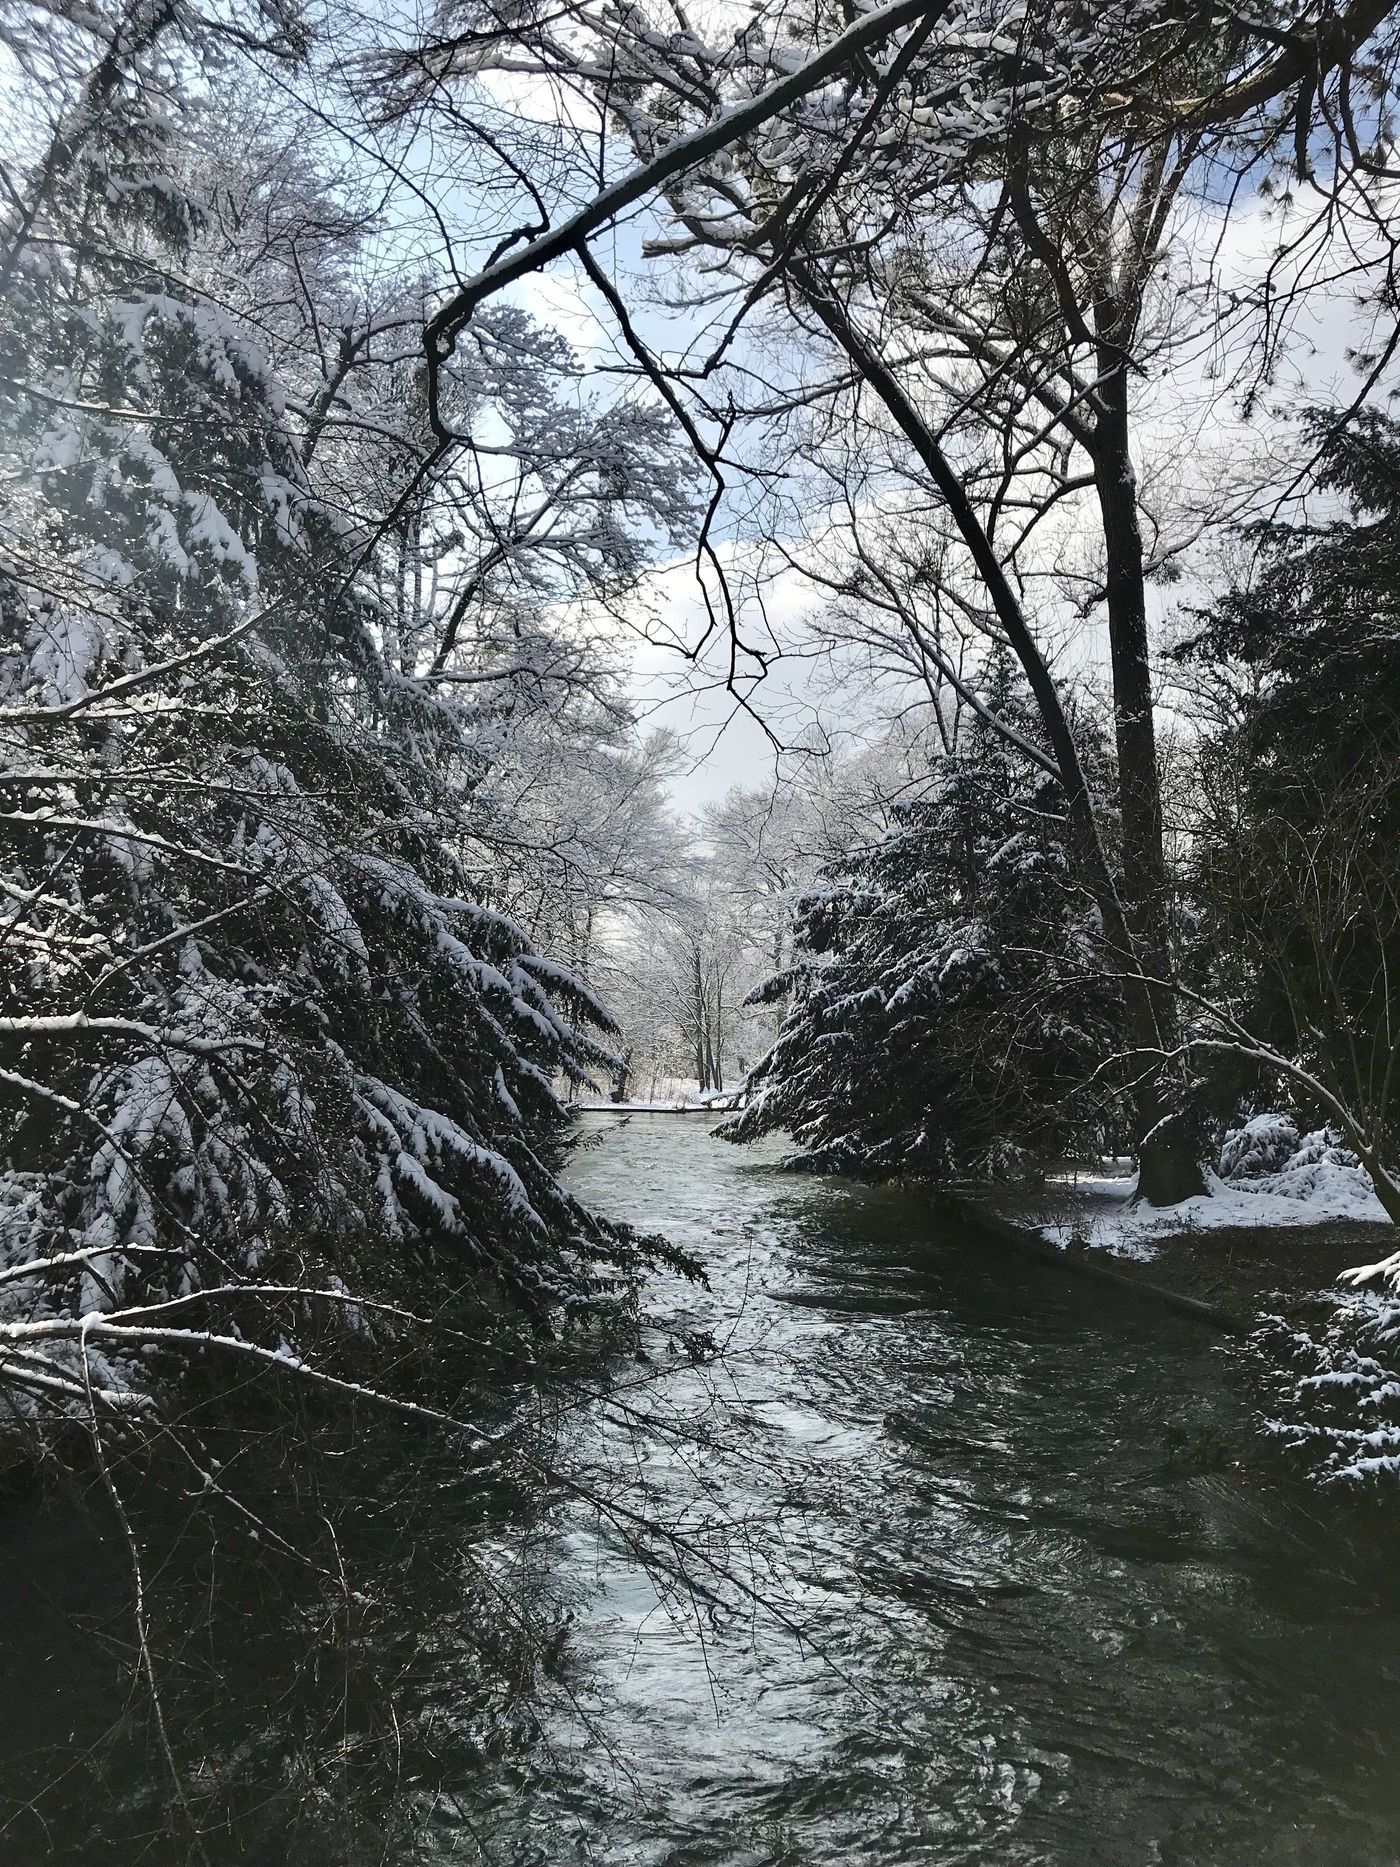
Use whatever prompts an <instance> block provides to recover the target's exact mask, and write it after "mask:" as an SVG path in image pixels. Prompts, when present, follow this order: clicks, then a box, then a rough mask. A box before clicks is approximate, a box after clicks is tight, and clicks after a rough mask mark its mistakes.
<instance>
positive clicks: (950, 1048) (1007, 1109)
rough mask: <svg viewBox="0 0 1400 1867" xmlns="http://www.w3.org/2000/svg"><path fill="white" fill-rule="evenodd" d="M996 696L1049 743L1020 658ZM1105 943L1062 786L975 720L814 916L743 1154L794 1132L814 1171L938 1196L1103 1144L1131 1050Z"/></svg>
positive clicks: (767, 990) (1004, 671)
mask: <svg viewBox="0 0 1400 1867" xmlns="http://www.w3.org/2000/svg"><path fill="white" fill-rule="evenodd" d="M984 685H985V698H986V703H987V706H988V710H989V711H990V712H992V713H994V714H995V715H996V716H997V717H998V718H1000V719H1002V720H1005V721H1006V722H1007V723H1009V724H1010V725H1012V726H1013V727H1014V728H1015V729H1016V730H1017V731H1018V732H1019V733H1021V734H1022V735H1024V736H1025V737H1026V738H1028V739H1031V740H1033V738H1034V734H1035V724H1034V715H1033V711H1032V708H1031V706H1030V704H1029V700H1028V696H1027V695H1026V693H1025V692H1024V690H1023V687H1022V685H1021V683H1020V681H1019V679H1018V678H1017V677H1016V676H1015V675H1014V674H1013V672H1012V670H1011V667H1010V664H1009V661H1008V659H1007V658H1006V657H1005V656H1004V655H997V656H995V657H994V658H993V659H992V661H991V663H990V665H989V667H988V669H987V671H986V678H985V683H984ZM1093 935H1094V929H1093V924H1092V918H1091V915H1090V913H1089V910H1088V909H1087V907H1086V904H1085V900H1084V897H1083V895H1082V893H1081V891H1080V890H1079V889H1078V888H1077V887H1076V885H1075V881H1074V874H1073V864H1072V861H1071V858H1070V854H1069V849H1068V844H1067V826H1066V824H1065V820H1064V815H1063V810H1062V804H1061V800H1060V797H1059V793H1058V787H1057V785H1056V783H1055V781H1054V779H1053V778H1051V777H1049V776H1048V775H1047V774H1046V773H1045V772H1044V771H1043V770H1041V769H1040V768H1039V767H1037V766H1036V765H1034V764H1033V763H1032V762H1031V761H1030V760H1029V759H1028V758H1027V757H1026V756H1025V755H1024V754H1023V753H1021V752H1020V751H1019V750H1017V749H1016V748H1015V747H1014V746H1012V745H1011V744H1009V743H1008V741H1007V740H1006V738H1005V737H1004V736H1003V735H1002V734H1000V733H999V732H997V730H996V729H995V727H993V726H992V725H990V724H989V723H988V722H987V721H986V720H985V719H983V718H981V717H980V716H978V715H975V714H974V715H970V716H967V717H965V718H964V720H963V722H962V729H961V732H960V735H959V739H958V743H957V745H956V748H955V750H954V751H953V752H952V753H951V754H948V755H946V756H940V757H939V758H938V759H936V760H935V762H934V766H933V770H932V772H931V774H930V781H929V784H928V787H927V789H926V790H925V791H924V793H923V794H922V795H921V796H920V797H919V798H918V799H917V800H916V801H914V802H911V803H907V804H903V805H900V806H898V807H896V809H895V811H894V812H893V822H892V824H891V827H890V829H889V831H888V832H887V834H886V835H885V836H884V837H883V838H881V839H880V840H879V841H878V842H876V843H874V844H873V845H871V846H869V847H866V848H863V849H860V850H858V851H856V852H855V854H854V855H852V856H851V857H850V858H848V859H847V860H846V861H845V862H844V863H842V864H841V865H839V866H838V867H837V868H836V869H834V870H832V871H830V872H829V876H828V880H827V884H826V885H825V886H824V887H821V888H819V889H816V890H813V891H811V892H809V893H808V894H806V895H805V896H804V897H803V898H802V899H801V900H800V901H799V903H798V906H797V913H796V941H795V949H796V960H795V963H794V965H793V966H792V967H790V968H789V969H788V970H787V971H786V972H785V973H783V974H780V975H778V976H777V977H776V978H775V979H773V980H771V981H770V982H769V983H768V985H767V986H766V987H764V988H762V991H763V993H764V994H765V995H766V996H768V997H769V998H772V997H776V996H780V995H782V994H784V993H790V994H791V998H792V1003H791V1007H790V1009H789V1012H788V1015H787V1017H786V1019H785V1021H784V1023H783V1026H782V1028H781V1030H780V1032H779V1034H778V1037H777V1040H776V1042H775V1044H774V1046H773V1049H772V1050H771V1052H770V1053H769V1055H768V1056H767V1057H766V1058H765V1059H764V1061H763V1062H762V1063H761V1064H760V1066H759V1068H758V1069H757V1070H756V1071H755V1073H754V1076H753V1078H752V1079H751V1086H752V1089H753V1095H752V1099H751V1101H750V1103H749V1105H748V1107H747V1108H746V1109H745V1110H744V1111H743V1113H742V1114H741V1115H740V1116H739V1117H737V1118H736V1120H735V1121H734V1122H733V1123H732V1124H731V1125H730V1129H729V1132H730V1134H731V1136H732V1137H733V1138H735V1139H738V1140H746V1139H749V1138H750V1137H752V1136H755V1135H758V1134H762V1133H766V1132H768V1131H770V1130H772V1129H777V1128H785V1129H787V1130H789V1131H790V1132H791V1133H792V1134H793V1135H794V1137H795V1138H796V1140H797V1141H798V1143H799V1146H800V1155H799V1159H800V1160H801V1161H802V1163H803V1164H806V1165H810V1166H814V1167H819V1168H827V1169H831V1170H835V1171H842V1172H858V1173H873V1174H894V1173H913V1174H921V1175H929V1176H933V1177H945V1176H948V1175H951V1174H972V1175H989V1174H1003V1173H1006V1172H1008V1171H1018V1170H1025V1169H1028V1168H1032V1167H1034V1166H1035V1165H1036V1164H1038V1163H1042V1162H1044V1161H1047V1160H1049V1159H1053V1158H1056V1157H1059V1156H1062V1155H1064V1154H1065V1153H1067V1152H1069V1151H1071V1150H1072V1149H1074V1148H1075V1147H1081V1148H1084V1147H1089V1146H1092V1145H1102V1144H1103V1143H1104V1142H1105V1140H1107V1139H1108V1138H1109V1136H1110V1134H1111V1133H1112V1132H1113V1130H1114V1127H1115V1124H1116V1123H1121V1122H1122V1120H1123V1114H1122V1109H1121V1105H1120V1104H1119V1102H1118V1101H1117V1100H1116V1099H1115V1097H1114V1095H1113V1094H1112V1093H1111V1091H1110V1090H1109V1089H1108V1088H1107V1087H1105V1085H1104V1084H1103V1083H1101V1082H1100V1083H1098V1084H1097V1086H1095V1087H1092V1088H1091V1087H1089V1084H1090V1079H1091V1078H1092V1077H1093V1075H1094V1072H1095V1069H1096V1067H1097V1066H1098V1065H1100V1064H1101V1063H1103V1062H1104V1061H1105V1059H1106V1058H1107V1057H1109V1056H1110V1055H1111V1054H1112V1053H1113V1051H1114V1050H1115V1049H1117V1048H1118V1047H1119V1045H1120V1043H1121V1037H1120V1030H1119V1007H1118V1005H1117V1003H1116V1001H1115V1000H1114V998H1113V995H1112V993H1111V991H1108V990H1106V989H1105V987H1104V986H1103V984H1102V982H1101V980H1100V977H1099V970H1100V969H1099V967H1098V965H1097V964H1096V961H1095V953H1094V937H1093ZM1118 1132H1121V1128H1120V1129H1119V1130H1118Z"/></svg>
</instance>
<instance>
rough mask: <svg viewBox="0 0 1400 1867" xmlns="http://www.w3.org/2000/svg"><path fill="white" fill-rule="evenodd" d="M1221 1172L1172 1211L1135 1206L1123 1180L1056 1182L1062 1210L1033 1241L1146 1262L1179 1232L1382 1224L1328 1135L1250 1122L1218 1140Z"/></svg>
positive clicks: (1364, 1184) (1283, 1122)
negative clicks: (1063, 1200)
mask: <svg viewBox="0 0 1400 1867" xmlns="http://www.w3.org/2000/svg"><path fill="white" fill-rule="evenodd" d="M1221 1167H1222V1170H1223V1171H1222V1173H1221V1174H1215V1173H1209V1172H1208V1173H1207V1175H1206V1185H1207V1191H1206V1192H1205V1193H1204V1194H1201V1195H1199V1196H1198V1197H1196V1198H1195V1199H1187V1200H1183V1201H1182V1203H1181V1204H1180V1205H1177V1206H1146V1205H1136V1204H1134V1203H1133V1194H1134V1192H1135V1191H1136V1188H1137V1182H1136V1180H1135V1179H1133V1178H1131V1177H1125V1178H1116V1179H1106V1178H1096V1177H1078V1178H1074V1179H1069V1178H1065V1179H1061V1180H1060V1181H1059V1182H1058V1183H1057V1184H1058V1186H1059V1187H1061V1188H1063V1189H1064V1192H1065V1195H1066V1199H1067V1205H1066V1209H1065V1211H1064V1213H1063V1214H1062V1215H1060V1216H1058V1217H1056V1218H1055V1219H1054V1220H1052V1221H1051V1222H1050V1223H1049V1224H1043V1225H1042V1226H1041V1227H1040V1232H1041V1236H1042V1237H1044V1238H1047V1239H1049V1240H1050V1242H1051V1243H1052V1244H1057V1245H1060V1246H1062V1247H1063V1246H1067V1245H1069V1244H1071V1243H1078V1244H1081V1245H1088V1246H1090V1247H1092V1248H1093V1249H1095V1250H1099V1251H1109V1252H1112V1253H1113V1254H1114V1255H1115V1256H1117V1257H1126V1258H1139V1259H1143V1260H1146V1259H1150V1258H1154V1257H1156V1255H1157V1252H1158V1249H1159V1246H1158V1244H1157V1242H1156V1241H1157V1240H1159V1239H1161V1238H1165V1237H1169V1236H1175V1235H1176V1234H1178V1233H1181V1232H1205V1231H1221V1230H1224V1229H1226V1228H1228V1227H1247V1228H1249V1229H1251V1230H1255V1229H1259V1228H1261V1227H1267V1228H1269V1229H1272V1228H1274V1227H1276V1226H1294V1225H1323V1224H1328V1223H1334V1222H1336V1221H1339V1220H1341V1221H1345V1222H1347V1223H1349V1224H1356V1223H1358V1222H1361V1223H1368V1224H1369V1223H1374V1224H1379V1225H1388V1224H1389V1223H1390V1220H1389V1217H1388V1215H1387V1213H1386V1211H1385V1208H1384V1207H1383V1206H1382V1205H1381V1202H1380V1201H1379V1200H1378V1199H1377V1198H1376V1195H1375V1192H1374V1190H1373V1188H1372V1186H1371V1181H1370V1178H1369V1176H1368V1175H1367V1174H1366V1172H1365V1170H1364V1169H1363V1168H1361V1167H1360V1166H1358V1165H1357V1162H1356V1157H1355V1155H1353V1154H1351V1153H1350V1152H1349V1151H1348V1150H1347V1149H1346V1148H1345V1147H1343V1146H1342V1145H1341V1142H1340V1141H1339V1139H1338V1137H1337V1136H1336V1135H1335V1134H1334V1133H1333V1132H1332V1131H1331V1130H1330V1129H1326V1128H1322V1129H1319V1130H1317V1131H1316V1132H1315V1133H1313V1134H1307V1135H1299V1133H1298V1131H1297V1129H1296V1128H1295V1127H1294V1125H1293V1123H1292V1122H1291V1121H1290V1120H1289V1119H1288V1117H1287V1116H1284V1115H1275V1114H1269V1115H1256V1116H1254V1117H1253V1118H1252V1119H1251V1120H1250V1121H1248V1122H1246V1123H1245V1124H1244V1125H1243V1127H1241V1128H1237V1129H1234V1130H1232V1132H1231V1133H1230V1134H1228V1135H1227V1136H1226V1138H1225V1145H1224V1147H1223V1148H1222V1150H1221Z"/></svg>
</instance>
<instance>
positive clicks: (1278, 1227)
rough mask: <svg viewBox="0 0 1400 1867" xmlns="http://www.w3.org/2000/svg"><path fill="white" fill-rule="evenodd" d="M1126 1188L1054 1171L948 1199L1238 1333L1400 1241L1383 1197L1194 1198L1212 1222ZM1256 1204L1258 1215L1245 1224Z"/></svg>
mask: <svg viewBox="0 0 1400 1867" xmlns="http://www.w3.org/2000/svg"><path fill="white" fill-rule="evenodd" d="M1128 1191H1129V1183H1128V1182H1126V1181H1125V1182H1121V1183H1119V1184H1118V1185H1117V1186H1113V1185H1112V1183H1109V1182H1105V1181H1102V1180H1088V1181H1083V1182H1080V1183H1078V1184H1075V1183H1072V1182H1068V1181H1059V1182H1051V1183H1049V1184H1048V1185H1047V1186H1046V1187H1044V1188H1042V1189H1038V1190H1036V1191H1033V1192H1030V1191H1024V1190H1020V1189H1003V1190H979V1191H977V1192H976V1193H971V1194H959V1195H957V1196H953V1197H951V1198H948V1199H947V1203H948V1204H949V1205H950V1208H955V1209H956V1211H957V1214H958V1216H959V1218H960V1219H961V1220H962V1222H964V1223H966V1224H970V1225H972V1226H974V1227H977V1228H979V1229H981V1230H983V1231H985V1232H987V1233H988V1234H989V1235H990V1236H993V1237H995V1238H997V1239H998V1240H999V1242H1001V1243H1002V1244H1005V1245H1011V1246H1015V1247H1018V1248H1020V1249H1022V1250H1025V1251H1029V1252H1031V1253H1033V1254H1034V1255H1035V1256H1037V1257H1041V1258H1046V1259H1049V1260H1051V1261H1058V1262H1060V1263H1061V1264H1063V1265H1065V1266H1067V1267H1073V1268H1075V1269H1078V1270H1082V1271H1084V1272H1086V1273H1087V1274H1089V1275H1091V1276H1094V1277H1097V1278H1098V1279H1100V1280H1101V1281H1105V1282H1109V1283H1113V1284H1116V1285H1118V1286H1119V1287H1120V1288H1128V1289H1136V1290H1139V1291H1141V1292H1142V1294H1143V1295H1144V1296H1148V1297H1156V1298H1158V1299H1161V1300H1165V1301H1166V1302H1167V1303H1169V1304H1170V1305H1171V1306H1172V1307H1173V1308H1176V1309H1180V1310H1185V1311H1187V1312H1189V1313H1193V1314H1197V1315H1199V1316H1200V1317H1201V1319H1202V1320H1203V1321H1209V1322H1212V1323H1214V1324H1215V1325H1216V1326H1217V1327H1219V1328H1222V1329H1228V1330H1231V1331H1233V1332H1237V1333H1246V1332H1247V1331H1248V1330H1249V1329H1250V1328H1252V1327H1253V1326H1254V1323H1255V1320H1256V1318H1257V1317H1258V1316H1259V1315H1261V1314H1264V1313H1276V1312H1279V1311H1286V1310H1287V1309H1288V1308H1289V1307H1290V1306H1291V1305H1293V1304H1295V1303H1297V1302H1300V1301H1304V1300H1307V1299H1309V1298H1313V1297H1316V1296H1318V1295H1320V1294H1322V1293H1324V1292H1326V1291H1329V1290H1334V1289H1336V1288H1337V1286H1338V1283H1339V1280H1340V1278H1341V1276H1342V1273H1343V1272H1344V1271H1346V1270H1348V1269H1350V1268H1351V1267H1352V1266H1353V1265H1358V1264H1369V1263H1373V1262H1374V1261H1375V1260H1376V1259H1377V1258H1379V1257H1382V1256H1384V1255H1386V1253H1387V1252H1389V1251H1390V1250H1391V1249H1393V1248H1394V1244H1395V1242H1396V1241H1395V1237H1394V1228H1393V1227H1391V1226H1390V1224H1389V1221H1388V1220H1387V1219H1386V1217H1385V1214H1384V1213H1383V1212H1382V1211H1381V1210H1380V1207H1379V1205H1378V1204H1377V1206H1376V1208H1375V1211H1374V1212H1372V1211H1370V1210H1369V1209H1368V1208H1365V1207H1358V1208H1357V1213H1358V1215H1359V1216H1345V1217H1344V1216H1341V1215H1340V1214H1339V1213H1338V1212H1336V1211H1331V1212H1328V1213H1326V1215H1325V1216H1321V1217H1316V1218H1315V1217H1312V1216H1311V1215H1310V1213H1309V1211H1308V1208H1307V1206H1306V1205H1300V1204H1295V1205H1294V1206H1293V1208H1292V1210H1284V1211H1283V1212H1282V1213H1280V1208H1281V1206H1282V1204H1283V1202H1281V1201H1280V1200H1278V1199H1276V1198H1271V1197H1269V1196H1268V1195H1261V1194H1253V1193H1247V1192H1246V1193H1243V1194H1240V1195H1238V1196H1237V1197H1236V1198H1235V1199H1234V1200H1233V1201H1232V1202H1230V1203H1228V1204H1227V1203H1226V1202H1224V1201H1220V1202H1192V1204H1193V1205H1196V1204H1199V1205H1201V1206H1203V1207H1204V1206H1206V1205H1207V1204H1212V1205H1213V1207H1214V1209H1213V1210H1211V1211H1210V1212H1209V1214H1208V1222H1207V1223H1194V1224H1193V1223H1190V1222H1188V1223H1186V1224H1181V1223H1180V1222H1175V1223H1174V1222H1173V1218H1172V1215H1171V1214H1169V1213H1166V1212H1158V1213H1150V1214H1146V1215H1144V1216H1143V1217H1141V1218H1135V1216H1134V1211H1133V1210H1132V1209H1131V1208H1129V1206H1128ZM940 1198H945V1196H940ZM1255 1205H1257V1207H1258V1212H1259V1216H1258V1219H1257V1221H1255V1222H1253V1223H1250V1222H1248V1220H1249V1218H1250V1217H1251V1216H1252V1215H1251V1207H1252V1206H1255ZM1236 1213H1238V1214H1239V1215H1240V1217H1239V1218H1238V1220H1236V1222H1233V1223H1232V1222H1230V1221H1231V1220H1232V1219H1233V1218H1234V1217H1235V1214H1236Z"/></svg>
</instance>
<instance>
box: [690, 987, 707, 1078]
mask: <svg viewBox="0 0 1400 1867" xmlns="http://www.w3.org/2000/svg"><path fill="white" fill-rule="evenodd" d="M692 960H693V977H692V979H691V990H692V991H693V992H694V994H695V1080H696V1082H697V1083H698V1084H699V1085H700V1093H701V1095H704V1093H705V1091H706V1090H707V1089H708V1088H709V1086H710V1072H709V1068H708V1064H707V1057H706V1051H707V1045H706V1041H705V976H704V974H703V973H702V972H701V970H700V954H699V952H698V951H697V952H696V953H695V954H694V955H693V956H692Z"/></svg>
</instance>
